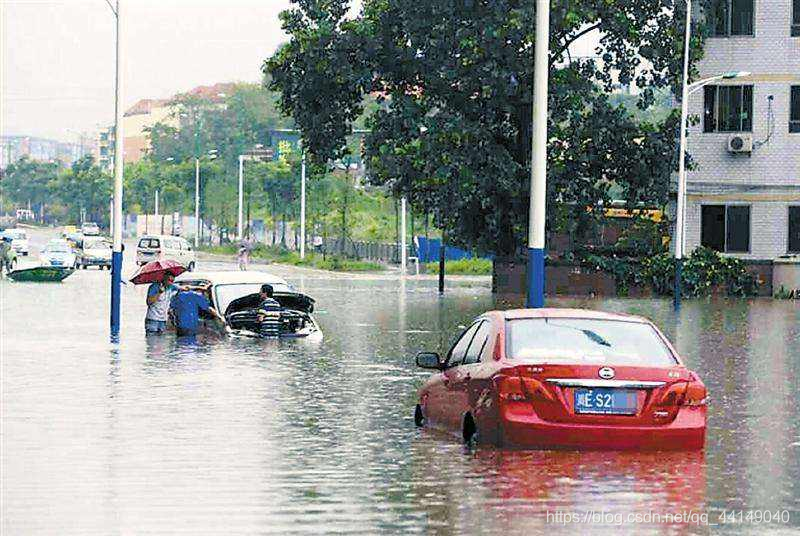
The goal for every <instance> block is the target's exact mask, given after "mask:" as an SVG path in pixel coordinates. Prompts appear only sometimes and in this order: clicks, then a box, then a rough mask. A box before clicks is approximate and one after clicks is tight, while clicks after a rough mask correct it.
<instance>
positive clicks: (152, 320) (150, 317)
mask: <svg viewBox="0 0 800 536" xmlns="http://www.w3.org/2000/svg"><path fill="white" fill-rule="evenodd" d="M174 281H175V275H174V274H173V273H172V272H169V271H165V272H164V275H163V278H162V279H161V281H159V282H155V283H151V284H150V286H149V287H148V289H147V315H145V317H144V331H145V333H147V334H162V333H164V332H165V331H166V329H167V316H168V314H169V307H170V303H171V302H172V298H173V297H175V294H177V293H178V290H179V289H178V287H177V286H176V285H175V283H174Z"/></svg>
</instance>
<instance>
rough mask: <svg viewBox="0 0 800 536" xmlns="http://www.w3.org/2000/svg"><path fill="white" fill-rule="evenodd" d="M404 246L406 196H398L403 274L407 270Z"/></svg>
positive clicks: (401, 272)
mask: <svg viewBox="0 0 800 536" xmlns="http://www.w3.org/2000/svg"><path fill="white" fill-rule="evenodd" d="M406 248H407V246H406V196H403V197H401V198H400V274H401V275H403V276H405V275H406V272H407V270H408V266H407V264H408V261H407V252H406Z"/></svg>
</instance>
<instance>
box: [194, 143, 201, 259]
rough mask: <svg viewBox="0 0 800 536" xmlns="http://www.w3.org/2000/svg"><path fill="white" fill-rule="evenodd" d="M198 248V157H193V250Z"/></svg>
mask: <svg viewBox="0 0 800 536" xmlns="http://www.w3.org/2000/svg"><path fill="white" fill-rule="evenodd" d="M199 247H200V157H198V156H195V157H194V248H195V249H197V248H199Z"/></svg>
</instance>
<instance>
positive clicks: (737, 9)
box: [708, 0, 798, 37]
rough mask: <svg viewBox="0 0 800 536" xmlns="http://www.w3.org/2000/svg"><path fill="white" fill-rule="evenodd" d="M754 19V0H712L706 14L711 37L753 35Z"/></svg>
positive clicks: (795, 0)
mask: <svg viewBox="0 0 800 536" xmlns="http://www.w3.org/2000/svg"><path fill="white" fill-rule="evenodd" d="M794 2H795V3H797V2H798V0H794ZM754 18H755V9H754V0H714V1H713V2H712V3H711V5H710V9H709V13H708V22H709V27H710V30H711V35H712V36H713V37H729V36H732V35H754V25H753V19H754Z"/></svg>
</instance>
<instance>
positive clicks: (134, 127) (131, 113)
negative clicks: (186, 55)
mask: <svg viewBox="0 0 800 536" xmlns="http://www.w3.org/2000/svg"><path fill="white" fill-rule="evenodd" d="M235 87H236V84H234V83H220V84H214V85H211V86H198V87H196V88H194V89H191V90H189V91H187V92H186V93H179V94H177V95H175V96H174V97H172V98H169V99H141V100H139V101H137V102H136V103H135V104H134V105H133V106H131V107H130V108H128V109H127V110H126V111H125V113H124V114H123V116H122V133H123V136H124V140H123V147H124V151H125V155H124V160H125V162H127V163H131V162H138V161H139V160H141V159H142V157H144V156H145V155H146V154H147V152H148V151H149V149H150V136H149V134H148V132H147V129H148V128H149V127H152V126H153V125H155V124H156V123H164V124H167V125H171V126H176V127H177V126H179V125H181V124H182V123H183V124H186V123H187V122H189V123H190V122H191V119H186V118H184V119H181V118H180V117H177V116H176V114H175V109H174V106H173V105H174V104H175V101H176V100H177V99H179V98H182V97H196V98H201V99H203V100H204V101H207V102H210V103H211V104H222V103H224V102H225V98H226V97H227V96H228V95H230V94H231V93H232V92H233V90H234V89H235ZM114 136H115V135H114V127H113V126H110V127H107V128H104V129H101V130H100V131H99V132H98V133H97V150H96V153H95V158H96V160H97V161H98V162H99V163H100V164H101V165H103V166H106V167H108V168H109V169H111V168H112V167H113V166H114Z"/></svg>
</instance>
